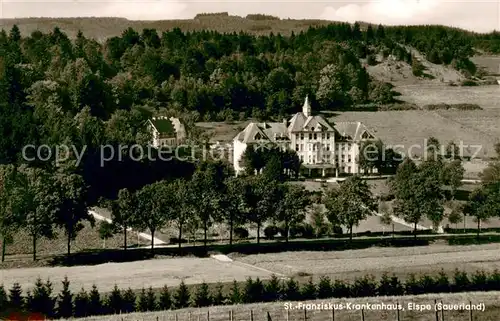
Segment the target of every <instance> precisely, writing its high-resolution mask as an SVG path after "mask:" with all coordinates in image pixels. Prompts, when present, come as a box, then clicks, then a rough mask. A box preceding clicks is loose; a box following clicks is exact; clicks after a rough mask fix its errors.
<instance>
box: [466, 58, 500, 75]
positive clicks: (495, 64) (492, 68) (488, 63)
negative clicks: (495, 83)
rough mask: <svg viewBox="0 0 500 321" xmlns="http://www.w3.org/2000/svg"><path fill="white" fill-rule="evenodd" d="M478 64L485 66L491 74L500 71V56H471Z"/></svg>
mask: <svg viewBox="0 0 500 321" xmlns="http://www.w3.org/2000/svg"><path fill="white" fill-rule="evenodd" d="M471 61H472V62H473V63H475V64H476V65H478V66H480V67H483V68H484V69H485V70H486V71H487V72H488V73H490V74H498V73H500V69H499V68H500V56H492V55H479V56H474V57H472V58H471Z"/></svg>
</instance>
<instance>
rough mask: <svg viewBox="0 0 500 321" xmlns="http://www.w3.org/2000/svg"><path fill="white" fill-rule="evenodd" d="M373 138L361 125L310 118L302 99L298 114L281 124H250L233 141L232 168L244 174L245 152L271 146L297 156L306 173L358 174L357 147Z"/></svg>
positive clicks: (305, 102) (310, 114)
mask: <svg viewBox="0 0 500 321" xmlns="http://www.w3.org/2000/svg"><path fill="white" fill-rule="evenodd" d="M373 139H375V136H374V135H373V134H372V133H371V132H370V131H369V130H368V129H367V128H366V126H365V125H363V124H362V123H361V122H336V123H330V122H328V121H327V120H326V119H325V118H324V117H322V116H320V115H313V114H312V112H311V106H310V104H309V99H308V97H306V99H305V101H304V105H303V107H302V112H299V113H297V114H295V115H294V116H293V117H292V118H291V119H290V120H287V119H284V120H283V122H281V123H272V122H270V123H267V122H264V123H254V122H252V123H250V124H248V125H247V127H246V128H245V129H244V130H243V131H241V132H240V133H238V135H236V137H234V139H233V166H234V170H235V172H236V173H239V172H241V171H243V170H244V168H243V167H242V166H241V164H240V162H241V159H242V156H243V153H244V152H245V150H246V149H247V148H248V147H249V146H252V147H255V145H261V146H265V145H266V144H269V143H271V144H273V145H276V146H280V147H282V148H288V149H293V150H295V151H296V152H297V155H298V156H299V158H300V160H301V162H302V166H303V167H304V168H306V169H308V170H309V172H310V173H312V172H316V173H317V174H319V175H322V176H333V175H335V176H339V175H342V174H355V173H360V172H361V171H360V168H359V165H358V161H357V160H358V155H359V150H360V145H361V143H362V142H363V141H365V140H373Z"/></svg>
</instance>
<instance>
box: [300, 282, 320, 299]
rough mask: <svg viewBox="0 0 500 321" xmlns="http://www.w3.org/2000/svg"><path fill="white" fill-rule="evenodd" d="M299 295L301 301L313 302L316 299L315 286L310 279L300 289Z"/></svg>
mask: <svg viewBox="0 0 500 321" xmlns="http://www.w3.org/2000/svg"><path fill="white" fill-rule="evenodd" d="M300 294H301V296H302V299H303V300H313V299H315V298H316V285H315V284H314V283H313V281H312V278H309V281H308V282H307V283H306V284H305V285H304V286H303V287H302V289H301V291H300Z"/></svg>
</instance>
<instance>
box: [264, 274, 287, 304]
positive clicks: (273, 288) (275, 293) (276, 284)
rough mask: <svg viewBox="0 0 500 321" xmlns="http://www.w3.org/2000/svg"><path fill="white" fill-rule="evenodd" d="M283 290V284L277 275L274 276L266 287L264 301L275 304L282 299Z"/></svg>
mask: <svg viewBox="0 0 500 321" xmlns="http://www.w3.org/2000/svg"><path fill="white" fill-rule="evenodd" d="M282 294H283V289H282V288H281V282H280V280H279V279H278V277H277V276H276V275H274V274H273V275H272V276H271V279H270V280H269V281H268V282H267V283H266V285H265V286H264V301H266V302H273V301H277V300H280V299H281V298H282Z"/></svg>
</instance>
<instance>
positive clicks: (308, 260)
mask: <svg viewBox="0 0 500 321" xmlns="http://www.w3.org/2000/svg"><path fill="white" fill-rule="evenodd" d="M499 250H500V245H498V244H487V245H472V246H448V245H440V244H434V245H430V246H425V247H409V248H369V249H363V250H346V251H336V252H305V251H303V252H287V253H273V254H258V255H248V256H244V257H239V258H237V260H238V261H240V262H244V263H247V264H251V265H254V266H257V267H260V268H264V269H267V270H270V271H273V272H277V273H281V274H285V275H288V276H292V275H304V274H305V275H311V276H313V277H315V278H316V277H319V276H321V275H328V276H330V277H332V278H340V279H351V280H352V279H354V278H355V277H358V276H363V275H366V274H373V275H375V276H380V275H381V274H382V273H383V272H388V273H395V274H396V275H397V276H398V277H400V278H405V277H406V276H407V275H408V274H409V273H416V274H418V273H437V272H439V271H440V269H444V270H445V272H447V273H453V271H454V270H455V269H457V268H458V269H460V270H464V271H469V272H474V271H476V270H478V269H484V270H487V271H492V270H494V269H497V268H498V269H500V251H499Z"/></svg>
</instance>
